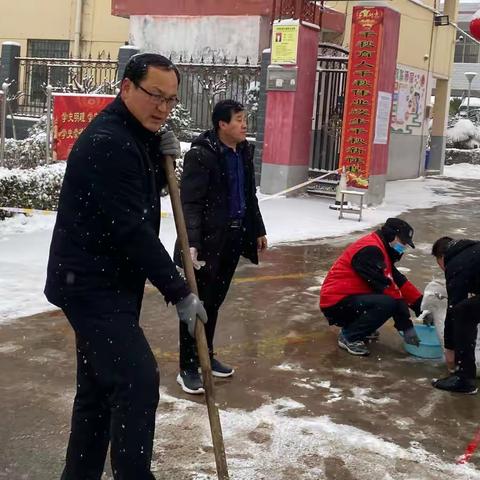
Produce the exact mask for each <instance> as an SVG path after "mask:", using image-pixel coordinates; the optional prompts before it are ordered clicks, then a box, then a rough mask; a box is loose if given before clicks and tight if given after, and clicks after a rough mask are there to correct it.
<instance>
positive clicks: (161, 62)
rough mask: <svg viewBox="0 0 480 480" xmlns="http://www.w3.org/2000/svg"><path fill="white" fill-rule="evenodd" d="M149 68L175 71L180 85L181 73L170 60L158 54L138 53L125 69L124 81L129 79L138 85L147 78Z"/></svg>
mask: <svg viewBox="0 0 480 480" xmlns="http://www.w3.org/2000/svg"><path fill="white" fill-rule="evenodd" d="M148 67H157V68H163V69H165V70H173V71H174V72H175V75H176V76H177V80H178V84H179V85H180V72H179V71H178V68H177V67H176V66H175V64H174V63H173V62H172V61H171V60H170V59H168V58H167V57H164V56H163V55H160V54H158V53H137V54H136V55H133V56H132V57H131V58H130V60H129V61H128V63H127V66H126V67H125V72H124V73H123V79H125V78H128V79H129V80H131V81H132V82H133V83H134V84H135V85H138V84H139V83H140V82H141V81H142V80H143V79H144V78H145V77H146V76H147V71H148Z"/></svg>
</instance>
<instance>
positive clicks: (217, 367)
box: [211, 357, 235, 378]
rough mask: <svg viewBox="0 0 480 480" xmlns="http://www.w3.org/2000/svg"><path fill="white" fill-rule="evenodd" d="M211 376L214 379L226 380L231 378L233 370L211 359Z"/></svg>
mask: <svg viewBox="0 0 480 480" xmlns="http://www.w3.org/2000/svg"><path fill="white" fill-rule="evenodd" d="M211 364H212V375H213V376H214V377H220V378H227V377H231V376H232V375H233V374H234V372H235V370H234V369H233V368H232V367H229V366H228V365H225V364H224V363H222V362H219V361H218V360H217V359H216V358H215V357H213V358H212V359H211Z"/></svg>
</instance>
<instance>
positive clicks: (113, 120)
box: [45, 54, 207, 480]
mask: <svg viewBox="0 0 480 480" xmlns="http://www.w3.org/2000/svg"><path fill="white" fill-rule="evenodd" d="M179 81H180V76H179V73H178V71H177V69H176V67H175V66H174V65H173V64H172V62H170V61H169V60H168V59H167V58H165V57H162V56H161V55H156V54H140V55H136V56H134V57H132V59H131V60H130V61H129V63H128V65H127V67H126V70H125V74H124V78H123V80H122V85H121V91H120V94H119V96H118V97H117V98H116V99H115V100H114V101H113V103H112V104H110V105H109V106H108V107H107V108H106V109H104V110H103V111H102V112H101V113H100V114H99V115H98V116H97V117H96V118H95V119H94V120H93V121H92V122H91V123H90V125H89V126H88V127H87V128H86V129H85V131H84V132H83V133H82V135H81V136H80V138H79V139H78V141H77V142H76V143H75V145H74V147H73V150H72V152H71V154H70V156H69V158H68V163H67V168H66V172H65V178H64V182H63V186H62V190H61V193H60V201H59V207H58V215H57V221H56V224H55V228H54V232H53V238H52V243H51V247H50V258H49V262H48V272H47V282H46V287H45V295H46V296H47V298H48V300H49V301H50V302H52V303H53V304H55V305H57V306H59V307H60V308H62V310H63V311H64V313H65V315H66V317H67V319H68V321H69V322H70V324H71V326H72V327H73V330H74V332H75V340H76V351H77V393H76V396H75V400H74V405H73V414H72V426H71V433H70V440H69V445H68V449H67V457H66V466H65V469H64V471H63V474H62V480H86V479H89V480H99V479H100V477H101V476H102V472H103V469H104V463H105V457H106V454H107V449H108V445H109V443H111V461H112V470H113V475H114V478H115V479H135V480H147V479H148V480H151V479H154V477H153V475H152V473H151V470H150V463H151V458H152V447H153V436H154V429H155V411H156V408H157V404H158V400H159V398H158V393H159V392H158V390H159V373H158V366H157V363H156V361H155V358H154V356H153V353H152V351H151V349H150V346H149V344H148V342H147V340H146V338H145V336H144V334H143V331H142V329H141V327H140V326H139V315H140V308H141V303H142V297H143V290H144V286H145V281H146V279H147V278H148V279H149V280H150V281H151V282H152V284H153V285H154V286H155V287H157V288H158V290H159V291H160V292H161V293H162V294H163V296H164V297H165V300H166V302H167V303H168V302H171V303H173V304H176V306H177V312H178V315H179V317H180V320H181V321H182V322H185V325H186V327H187V329H188V330H189V332H190V334H192V335H193V332H194V328H195V321H196V317H197V315H198V316H200V317H201V319H202V321H204V322H205V321H206V319H207V317H206V312H205V310H204V308H203V307H202V305H201V303H200V301H199V299H198V298H197V297H196V296H195V295H194V294H193V293H191V292H190V290H189V288H188V286H187V285H186V284H185V281H184V280H183V279H182V278H181V277H180V276H179V274H178V272H177V270H176V267H175V264H174V263H173V261H172V259H171V258H170V257H169V255H168V253H167V251H166V250H165V248H164V246H163V245H162V243H161V242H160V239H159V238H158V234H159V227H160V196H159V192H160V190H161V188H163V187H164V186H165V183H166V177H165V173H164V169H163V166H162V161H163V155H165V154H169V155H178V153H179V143H178V140H177V139H176V138H175V136H174V135H173V133H172V132H167V133H165V134H164V135H160V136H159V135H157V132H158V131H159V129H160V128H161V126H162V125H163V124H164V123H165V121H166V119H167V116H168V115H169V114H170V111H171V110H172V108H173V107H174V106H175V105H176V103H177V96H176V95H177V89H178V83H179Z"/></svg>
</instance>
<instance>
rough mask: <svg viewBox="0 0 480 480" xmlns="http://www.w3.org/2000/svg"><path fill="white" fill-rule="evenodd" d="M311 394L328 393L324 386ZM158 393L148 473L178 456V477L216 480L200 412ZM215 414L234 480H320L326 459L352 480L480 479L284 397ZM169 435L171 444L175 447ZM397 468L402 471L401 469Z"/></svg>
mask: <svg viewBox="0 0 480 480" xmlns="http://www.w3.org/2000/svg"><path fill="white" fill-rule="evenodd" d="M315 388H330V387H329V385H327V382H325V385H318V387H315ZM161 390H162V391H161V402H160V406H159V410H158V413H157V422H156V423H157V425H156V429H157V431H159V432H162V433H161V435H159V436H158V438H156V439H155V445H154V451H155V452H157V454H158V455H155V458H156V461H155V462H154V464H153V466H152V467H153V471H154V472H156V471H158V473H161V472H165V471H171V470H172V469H175V467H177V468H179V466H178V465H177V464H174V463H173V462H177V460H176V459H178V458H179V456H180V457H182V458H184V462H183V463H182V473H183V474H185V473H187V472H185V468H186V465H189V467H188V474H189V475H191V476H190V477H189V478H192V479H193V480H214V479H215V478H217V477H216V475H215V474H214V465H213V458H212V452H211V447H210V445H211V436H210V430H209V425H208V420H207V417H206V415H205V406H204V405H202V404H199V403H196V402H193V401H189V400H184V399H181V398H177V397H172V396H170V395H169V394H168V393H166V391H165V389H164V388H162V389H161ZM332 390H333V389H332ZM335 390H339V389H335ZM356 394H357V396H356V397H355V396H354V397H353V398H352V400H351V401H354V402H355V401H359V400H361V401H362V402H369V403H371V404H372V406H373V407H375V408H378V406H377V405H376V404H375V405H374V404H373V402H372V400H376V399H371V398H370V397H368V396H367V395H366V394H365V392H356ZM387 400H388V399H385V401H387ZM220 416H221V423H222V426H223V432H224V442H225V450H226V452H227V457H228V464H229V471H230V475H231V478H232V480H251V479H253V478H254V479H256V480H266V479H270V478H296V479H299V480H300V479H305V480H307V479H318V478H326V477H325V473H326V472H325V468H326V463H327V461H328V460H331V461H334V460H336V462H337V463H339V464H341V465H343V467H342V469H341V470H342V472H338V473H339V474H342V473H343V474H344V476H345V478H356V479H357V480H370V479H372V478H374V479H393V478H395V480H412V479H414V478H415V479H420V478H421V479H422V480H447V479H450V478H455V479H458V480H474V479H480V473H479V472H478V471H477V470H475V467H473V466H471V465H456V464H455V463H454V461H455V459H453V458H452V462H451V463H447V462H445V461H443V460H442V459H440V458H439V457H438V456H437V455H435V454H432V453H431V452H429V451H427V450H426V449H424V448H422V446H420V444H419V443H417V442H416V441H411V442H410V444H409V446H408V447H402V446H399V445H397V444H395V443H394V442H392V441H389V440H385V439H383V438H381V437H380V436H376V435H374V434H372V433H370V432H368V431H365V430H362V429H359V428H356V427H353V426H350V425H344V424H339V423H336V422H334V421H333V420H332V419H331V418H330V417H329V416H327V415H322V416H312V415H311V414H309V412H308V409H307V408H306V407H305V405H303V404H302V403H300V402H298V401H296V400H293V399H291V398H288V397H284V398H279V399H276V400H274V401H272V402H268V403H266V404H264V405H262V406H260V407H259V408H257V409H255V410H253V411H245V410H242V409H226V410H221V411H220ZM405 421H406V420H405ZM184 428H185V429H186V430H183V429H184ZM182 431H186V432H195V438H197V437H198V439H196V440H195V444H196V446H197V448H193V447H192V444H191V442H190V441H183V440H182V438H181V436H182V434H181V433H180V432H182ZM179 435H180V437H179ZM188 435H192V433H188ZM170 437H172V439H173V438H175V439H176V442H174V443H173V446H172V443H171V442H170ZM163 445H169V446H170V447H171V448H174V449H175V451H176V455H173V456H172V455H171V450H169V449H168V450H167V449H164V448H163ZM399 463H400V464H401V465H403V466H404V467H405V466H406V465H408V468H402V469H399V468H398V465H399ZM287 472H288V473H289V476H288V477H287V476H286V473H287ZM182 478H183V476H182ZM338 478H340V477H338Z"/></svg>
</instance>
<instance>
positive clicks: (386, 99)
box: [373, 92, 392, 145]
mask: <svg viewBox="0 0 480 480" xmlns="http://www.w3.org/2000/svg"><path fill="white" fill-rule="evenodd" d="M391 111H392V94H391V93H388V92H378V99H377V115H376V118H375V137H374V139H373V143H375V144H380V145H385V144H386V143H387V142H388V131H389V128H390V113H391Z"/></svg>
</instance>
